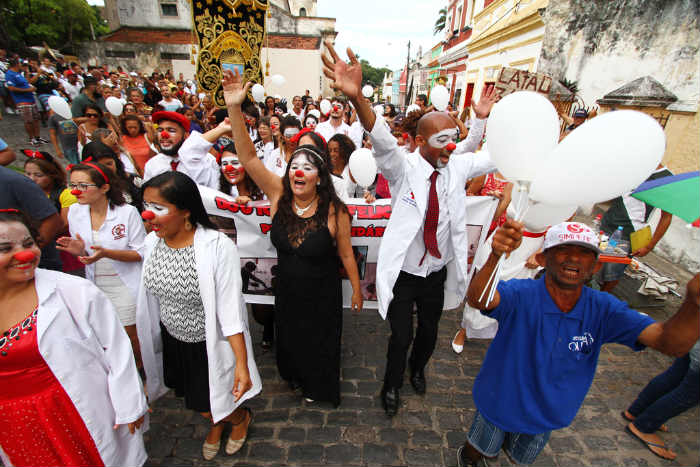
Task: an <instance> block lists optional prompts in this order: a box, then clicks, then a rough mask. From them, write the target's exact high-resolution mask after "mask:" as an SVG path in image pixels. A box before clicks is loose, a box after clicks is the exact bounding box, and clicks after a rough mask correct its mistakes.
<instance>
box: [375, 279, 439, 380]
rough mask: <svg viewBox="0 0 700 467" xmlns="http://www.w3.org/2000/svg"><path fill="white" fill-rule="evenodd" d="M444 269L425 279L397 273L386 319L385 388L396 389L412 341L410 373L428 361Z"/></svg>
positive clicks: (403, 370) (420, 368)
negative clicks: (388, 331)
mask: <svg viewBox="0 0 700 467" xmlns="http://www.w3.org/2000/svg"><path fill="white" fill-rule="evenodd" d="M446 278H447V269H446V268H442V269H440V270H439V271H436V272H434V273H432V274H428V276H427V277H420V276H414V275H413V274H409V273H407V272H404V271H401V273H400V274H399V277H398V278H397V279H396V283H395V284H394V298H393V300H392V301H391V303H390V304H389V311H388V313H387V318H388V319H389V324H390V325H391V337H390V338H389V350H388V351H387V356H386V358H387V362H386V373H385V374H384V387H385V388H400V387H401V386H402V385H403V375H404V372H405V371H406V355H407V354H408V347H409V346H410V345H411V341H413V350H412V351H411V357H410V359H409V362H410V365H411V370H412V371H416V370H422V369H423V368H424V367H425V365H426V364H427V363H428V360H430V357H431V355H432V354H433V350H435V343H436V342H437V334H438V324H439V322H440V316H441V315H442V306H443V302H444V299H445V291H444V284H445V279H446ZM414 303H415V304H416V305H417V310H418V313H417V315H418V327H417V329H416V337H415V339H414V338H413V304H414Z"/></svg>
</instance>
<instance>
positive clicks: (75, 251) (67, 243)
mask: <svg viewBox="0 0 700 467" xmlns="http://www.w3.org/2000/svg"><path fill="white" fill-rule="evenodd" d="M75 237H76V238H73V237H59V238H58V239H57V240H56V249H57V250H61V251H66V252H68V253H70V254H71V255H73V256H84V255H85V254H86V253H85V241H84V240H83V239H82V237H81V236H80V234H75Z"/></svg>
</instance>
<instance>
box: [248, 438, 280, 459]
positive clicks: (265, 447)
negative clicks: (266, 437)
mask: <svg viewBox="0 0 700 467" xmlns="http://www.w3.org/2000/svg"><path fill="white" fill-rule="evenodd" d="M283 453H284V450H283V449H282V448H280V447H278V446H275V445H274V444H272V443H266V442H260V443H252V444H251V445H250V450H249V452H248V457H249V458H252V459H255V460H256V461H277V462H279V461H280V459H282V454H283Z"/></svg>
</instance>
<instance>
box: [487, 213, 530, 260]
mask: <svg viewBox="0 0 700 467" xmlns="http://www.w3.org/2000/svg"><path fill="white" fill-rule="evenodd" d="M522 240H523V224H522V223H520V222H517V221H514V220H512V219H507V220H506V222H505V224H503V226H502V227H501V228H499V229H498V230H497V231H496V233H494V234H493V243H492V244H491V250H492V251H493V253H494V254H496V256H501V255H502V254H504V253H505V254H507V255H508V254H510V253H511V252H512V251H513V250H515V249H516V248H518V247H519V246H520V243H521V242H522Z"/></svg>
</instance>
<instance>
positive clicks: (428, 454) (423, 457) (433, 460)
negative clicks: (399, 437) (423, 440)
mask: <svg viewBox="0 0 700 467" xmlns="http://www.w3.org/2000/svg"><path fill="white" fill-rule="evenodd" d="M404 458H405V459H406V464H407V465H442V451H441V450H440V449H407V450H405V451H404Z"/></svg>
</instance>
